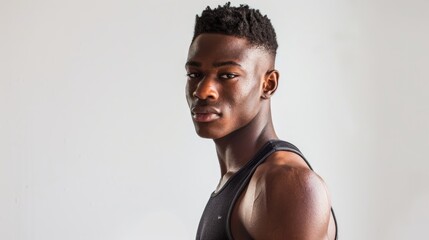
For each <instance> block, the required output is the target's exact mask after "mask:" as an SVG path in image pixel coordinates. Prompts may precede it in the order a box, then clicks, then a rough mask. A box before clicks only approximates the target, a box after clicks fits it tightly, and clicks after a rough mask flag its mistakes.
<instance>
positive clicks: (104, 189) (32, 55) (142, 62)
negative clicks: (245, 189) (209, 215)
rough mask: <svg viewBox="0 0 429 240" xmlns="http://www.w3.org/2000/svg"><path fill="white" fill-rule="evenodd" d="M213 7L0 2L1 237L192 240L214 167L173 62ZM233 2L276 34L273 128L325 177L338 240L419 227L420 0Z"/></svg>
mask: <svg viewBox="0 0 429 240" xmlns="http://www.w3.org/2000/svg"><path fill="white" fill-rule="evenodd" d="M223 3H224V1H197V0H194V1H173V0H171V1H167V0H163V1H146V0H140V1H137V0H126V1H124V0H121V1H119V0H107V1H101V0H76V1H54V0H39V1H29V0H26V1H25V0H13V1H7V0H0V239H2V240H3V239H4V240H57V239H62V240H94V239H97V240H137V239H177V240H187V239H194V238H195V232H196V228H197V225H198V221H199V218H200V216H201V212H202V210H203V207H204V206H205V204H206V201H207V200H208V197H209V194H210V193H211V192H212V191H213V190H214V188H215V186H216V185H217V181H218V180H219V178H220V174H219V173H220V170H219V166H218V163H217V158H216V154H215V149H214V144H213V143H212V141H211V140H206V139H200V138H198V137H197V135H196V134H195V132H194V128H193V125H192V122H191V118H190V114H189V110H188V108H187V104H186V101H185V97H184V86H185V82H186V77H185V74H186V72H185V69H184V63H185V60H186V55H187V50H188V46H189V44H190V40H191V38H192V33H193V26H194V20H195V15H196V14H199V13H200V12H201V11H202V10H203V9H204V8H205V7H206V6H207V5H210V6H213V7H215V6H217V5H218V4H223ZM239 3H241V2H236V1H233V5H237V4H239ZM247 3H248V4H249V5H250V6H251V7H255V8H258V9H260V10H261V11H262V13H264V14H267V15H268V16H269V17H270V18H271V20H272V23H273V25H274V27H275V29H276V31H277V35H278V36H277V37H278V42H279V45H280V47H279V50H278V58H277V66H276V67H277V69H278V70H279V71H280V74H281V78H280V81H281V82H280V87H279V89H278V91H277V92H276V94H275V96H274V97H273V99H272V106H273V116H274V124H275V127H276V129H277V133H278V135H279V136H280V137H281V138H282V139H285V140H288V141H290V142H292V143H294V144H295V145H297V146H298V147H299V148H300V149H301V150H302V151H303V153H304V154H305V155H306V156H307V158H308V159H309V160H310V162H311V163H312V165H313V167H314V169H315V170H316V171H317V172H318V173H319V175H321V176H322V177H323V178H324V180H325V181H326V183H327V185H328V187H329V189H330V192H331V195H332V202H333V206H334V208H335V210H336V212H337V215H338V216H337V217H338V222H339V232H340V239H344V240H346V239H347V240H362V239H365V240H372V239H374V240H380V239H386V240H399V239H404V240H408V239H423V238H425V236H427V226H428V224H429V206H428V203H429V188H428V182H429V174H428V168H429V163H428V160H429V159H428V149H429V126H428V123H429V94H428V93H429V70H428V69H429V65H428V63H429V45H428V43H429V27H428V24H429V13H428V10H429V2H428V1H427V0H408V1H407V0H389V1H387V0H355V1H352V0H348V1H345V0H326V1H319V0H305V1H289V0H287V1H271V0H265V1H255V0H252V1H247Z"/></svg>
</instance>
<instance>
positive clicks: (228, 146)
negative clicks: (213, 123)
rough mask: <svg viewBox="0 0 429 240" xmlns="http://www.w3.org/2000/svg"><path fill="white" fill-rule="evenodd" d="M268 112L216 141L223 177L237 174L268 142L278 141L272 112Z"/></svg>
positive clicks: (259, 114)
mask: <svg viewBox="0 0 429 240" xmlns="http://www.w3.org/2000/svg"><path fill="white" fill-rule="evenodd" d="M267 111H268V113H264V114H261V113H258V115H257V116H256V117H255V118H254V119H253V120H252V121H251V122H250V123H249V124H247V125H246V126H244V127H242V128H240V129H238V130H236V131H235V132H233V133H231V134H229V135H227V136H225V137H223V138H220V139H215V140H214V142H215V144H216V152H217V156H218V159H219V164H220V168H221V174H222V176H224V177H226V178H228V176H226V175H232V174H233V173H235V172H237V171H238V170H239V169H240V168H241V167H243V166H244V165H245V164H246V163H247V162H248V161H249V160H250V159H251V158H252V157H253V156H254V155H255V154H256V152H257V151H258V150H259V149H260V148H261V147H262V146H263V145H264V144H265V143H266V142H267V141H269V140H271V139H277V135H276V133H275V131H274V127H273V123H272V119H271V112H270V110H269V109H268V110H267Z"/></svg>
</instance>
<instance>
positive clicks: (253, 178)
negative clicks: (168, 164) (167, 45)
mask: <svg viewBox="0 0 429 240" xmlns="http://www.w3.org/2000/svg"><path fill="white" fill-rule="evenodd" d="M276 49H277V41H276V34H275V32H274V29H273V27H272V25H271V22H270V20H269V19H268V18H267V17H266V16H263V15H261V13H260V12H259V11H258V10H255V9H250V8H249V7H248V6H246V5H241V6H240V7H232V6H230V4H229V3H227V4H225V5H224V6H219V7H218V8H216V9H210V8H209V7H207V9H206V10H204V11H203V12H202V14H201V16H197V18H196V25H195V32H194V37H193V39H192V43H191V45H190V48H189V53H188V58H187V62H186V71H187V76H188V80H187V84H186V99H187V101H188V104H189V107H190V110H191V115H192V119H193V122H194V125H195V130H196V132H197V134H198V135H199V136H201V137H203V138H211V139H213V140H214V143H215V145H216V153H217V156H218V159H219V165H220V169H221V174H222V177H221V179H220V181H219V185H218V186H217V189H216V190H215V191H214V192H213V194H212V195H211V196H210V199H209V202H208V203H207V206H206V208H205V210H204V212H203V215H202V217H201V221H200V224H199V227H198V232H197V239H198V240H199V239H201V240H223V239H237V240H238V239H257V240H271V239H281V240H285V239H295V240H322V239H323V240H333V239H336V235H337V234H336V231H337V229H336V228H337V227H336V221H335V216H334V214H333V211H332V210H331V204H330V200H329V196H328V192H327V190H326V186H325V184H324V182H323V180H322V179H321V178H320V177H319V176H318V175H317V174H316V173H314V172H313V171H312V170H311V168H310V166H309V165H308V163H307V162H306V160H305V159H304V157H303V156H302V154H301V153H300V152H299V150H298V149H297V148H296V147H295V146H293V145H292V144H290V143H287V142H284V141H280V140H278V137H277V135H276V133H275V131H274V128H273V124H272V121H271V110H270V98H271V96H272V95H273V94H274V92H275V91H276V89H277V86H278V81H279V72H278V71H277V70H276V69H275V64H274V63H275V56H276Z"/></svg>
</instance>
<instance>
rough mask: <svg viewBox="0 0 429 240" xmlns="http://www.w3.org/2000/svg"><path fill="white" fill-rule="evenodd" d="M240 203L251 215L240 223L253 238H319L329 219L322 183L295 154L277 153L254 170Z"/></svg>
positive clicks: (324, 188)
mask: <svg viewBox="0 0 429 240" xmlns="http://www.w3.org/2000/svg"><path fill="white" fill-rule="evenodd" d="M243 200H244V201H243V204H245V205H249V204H250V205H251V207H252V209H253V211H252V216H249V215H247V216H245V218H243V220H244V221H243V224H244V225H245V226H247V227H248V231H249V233H250V234H251V235H252V236H253V237H254V239H260V238H261V237H263V236H264V234H265V237H266V234H267V232H268V233H270V234H272V236H270V238H269V239H284V238H289V237H293V238H294V239H295V238H297V239H323V238H324V237H323V236H324V235H325V234H326V233H327V229H328V224H329V218H330V200H329V196H328V193H327V190H326V186H325V183H324V181H323V180H322V178H321V177H320V176H318V175H317V174H316V173H315V172H313V171H312V170H311V169H309V168H308V167H307V165H306V164H305V162H304V161H303V160H302V159H301V158H300V157H299V156H298V155H296V154H294V153H289V152H277V153H275V154H273V155H272V156H270V157H269V158H268V159H267V160H266V162H265V163H263V164H261V165H260V166H259V167H258V168H257V169H256V171H255V173H254V175H253V176H252V179H251V181H250V183H249V185H248V188H247V190H246V192H245V193H244V198H243Z"/></svg>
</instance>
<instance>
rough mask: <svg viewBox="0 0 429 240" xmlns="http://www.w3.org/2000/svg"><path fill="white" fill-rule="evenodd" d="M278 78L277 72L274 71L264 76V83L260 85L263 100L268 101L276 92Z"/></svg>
mask: <svg viewBox="0 0 429 240" xmlns="http://www.w3.org/2000/svg"><path fill="white" fill-rule="evenodd" d="M279 77H280V75H279V72H278V71H277V70H275V69H274V70H270V71H268V72H267V73H266V74H265V78H264V82H263V83H262V91H263V93H262V98H263V99H269V98H270V97H271V96H272V95H273V94H274V92H275V91H276V90H277V86H278V83H279Z"/></svg>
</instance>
